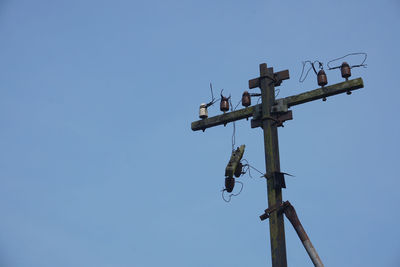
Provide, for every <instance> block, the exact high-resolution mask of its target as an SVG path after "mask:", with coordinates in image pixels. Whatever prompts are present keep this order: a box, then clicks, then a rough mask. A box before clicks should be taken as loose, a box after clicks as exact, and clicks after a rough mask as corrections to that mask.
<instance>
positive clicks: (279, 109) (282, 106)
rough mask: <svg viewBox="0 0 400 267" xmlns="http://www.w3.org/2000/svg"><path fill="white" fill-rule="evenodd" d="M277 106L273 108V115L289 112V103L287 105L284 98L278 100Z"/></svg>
mask: <svg viewBox="0 0 400 267" xmlns="http://www.w3.org/2000/svg"><path fill="white" fill-rule="evenodd" d="M275 103H276V104H275V105H273V106H272V107H271V113H285V112H288V106H287V103H285V99H284V98H280V99H277V100H276V101H275Z"/></svg>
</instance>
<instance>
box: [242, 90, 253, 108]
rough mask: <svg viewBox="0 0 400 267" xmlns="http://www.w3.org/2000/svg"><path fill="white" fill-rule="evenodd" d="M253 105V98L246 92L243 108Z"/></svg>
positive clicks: (243, 96)
mask: <svg viewBox="0 0 400 267" xmlns="http://www.w3.org/2000/svg"><path fill="white" fill-rule="evenodd" d="M250 105H251V97H250V94H249V92H247V91H244V93H243V95H242V106H244V107H246V108H247V107H248V106H250Z"/></svg>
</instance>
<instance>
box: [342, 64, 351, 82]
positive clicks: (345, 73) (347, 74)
mask: <svg viewBox="0 0 400 267" xmlns="http://www.w3.org/2000/svg"><path fill="white" fill-rule="evenodd" d="M340 71H341V72H342V77H343V78H345V79H346V80H347V79H348V78H349V77H350V76H351V69H350V66H349V64H347V62H343V63H342V66H340Z"/></svg>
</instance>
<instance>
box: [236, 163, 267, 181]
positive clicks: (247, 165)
mask: <svg viewBox="0 0 400 267" xmlns="http://www.w3.org/2000/svg"><path fill="white" fill-rule="evenodd" d="M242 161H246V164H243V167H244V168H246V169H245V170H243V172H242V174H246V173H248V174H249V177H250V178H253V176H252V175H251V171H250V169H253V170H255V171H257V172H258V173H260V174H261V177H264V175H265V174H264V173H262V172H261V171H259V170H258V169H256V168H255V167H253V166H251V165H250V164H249V162H248V160H247V159H242Z"/></svg>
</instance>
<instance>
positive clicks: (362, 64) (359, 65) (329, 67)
mask: <svg viewBox="0 0 400 267" xmlns="http://www.w3.org/2000/svg"><path fill="white" fill-rule="evenodd" d="M357 55H364V60H363V61H362V62H361V64H358V65H352V66H351V67H350V69H352V68H358V67H364V68H366V67H367V64H364V63H365V61H366V60H367V53H364V52H358V53H350V54H347V55H345V56H343V57H338V58H335V59H332V60H331V61H329V62H328V64H327V66H328V69H329V70H334V69H338V68H340V67H341V65H340V66H336V67H331V66H329V64H330V63H332V62H334V61H337V60H340V59H343V58H345V57H348V56H357Z"/></svg>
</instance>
